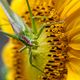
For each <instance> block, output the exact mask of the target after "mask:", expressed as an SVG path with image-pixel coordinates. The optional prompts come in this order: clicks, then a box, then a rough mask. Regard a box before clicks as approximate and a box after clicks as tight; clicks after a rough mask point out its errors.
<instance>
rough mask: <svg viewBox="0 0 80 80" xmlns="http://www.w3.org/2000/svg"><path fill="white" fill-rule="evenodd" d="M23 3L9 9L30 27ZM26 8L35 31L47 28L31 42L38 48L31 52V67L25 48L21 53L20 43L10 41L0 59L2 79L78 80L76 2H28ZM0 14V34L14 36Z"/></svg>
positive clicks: (79, 49) (79, 58)
mask: <svg viewBox="0 0 80 80" xmlns="http://www.w3.org/2000/svg"><path fill="white" fill-rule="evenodd" d="M26 1H27V0H13V1H12V3H11V9H12V10H13V11H14V12H15V13H16V14H18V15H19V16H20V17H21V18H22V20H23V21H24V22H25V23H26V24H28V25H29V26H32V25H31V19H30V12H29V10H28V7H27V4H26ZM29 4H30V7H31V11H32V15H33V17H34V19H35V25H37V31H39V29H40V27H41V24H44V23H46V24H47V25H45V28H44V29H43V31H42V32H41V34H40V36H39V38H38V39H37V42H34V43H36V44H37V45H38V46H37V47H33V48H32V63H33V64H34V65H35V66H33V65H31V64H30V61H29V56H30V55H29V54H28V48H26V49H23V46H24V44H23V43H22V42H21V41H19V40H16V39H13V38H10V41H9V42H8V43H7V45H6V46H5V47H4V49H3V56H2V58H3V62H4V64H5V66H6V67H7V71H8V72H7V74H6V79H7V80H80V63H79V61H80V54H79V52H80V19H79V18H80V1H79V0H66V1H65V0H49V1H48V0H29ZM0 12H1V15H0V23H1V24H2V27H1V28H2V30H3V31H4V32H8V33H10V34H14V31H13V30H12V28H11V25H10V24H9V21H8V19H7V17H6V15H5V14H4V11H3V10H2V8H1V9H0ZM7 27H8V28H7ZM30 28H31V27H30ZM34 34H35V33H34ZM33 37H34V36H33Z"/></svg>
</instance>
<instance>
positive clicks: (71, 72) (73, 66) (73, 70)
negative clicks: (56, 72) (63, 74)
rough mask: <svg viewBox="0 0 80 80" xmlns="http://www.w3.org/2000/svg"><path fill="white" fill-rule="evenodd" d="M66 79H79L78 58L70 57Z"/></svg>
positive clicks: (79, 61) (79, 63)
mask: <svg viewBox="0 0 80 80" xmlns="http://www.w3.org/2000/svg"><path fill="white" fill-rule="evenodd" d="M69 60H70V62H69V63H68V64H67V68H68V75H67V80H80V59H76V58H70V59H69Z"/></svg>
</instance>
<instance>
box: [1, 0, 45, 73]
mask: <svg viewBox="0 0 80 80" xmlns="http://www.w3.org/2000/svg"><path fill="white" fill-rule="evenodd" d="M26 2H27V6H28V10H29V12H30V18H31V22H32V30H31V29H30V27H29V26H28V25H27V24H25V23H24V21H23V20H22V19H21V18H20V17H19V16H18V15H17V14H15V13H14V12H13V11H12V10H11V9H10V8H9V5H8V3H7V1H6V0H0V4H1V6H2V8H3V10H4V12H5V13H6V15H7V17H8V20H9V22H10V24H11V26H12V28H13V30H14V32H15V35H12V34H9V33H6V32H2V31H1V32H2V33H3V34H5V35H7V36H10V37H12V38H15V39H17V40H20V41H21V42H22V43H24V44H25V46H24V47H23V48H22V49H20V50H19V51H22V50H24V49H25V48H26V47H28V48H29V54H30V60H29V61H30V64H31V65H32V66H33V67H35V68H36V69H38V70H39V71H41V72H43V71H42V70H40V69H39V68H38V67H37V66H35V65H34V64H33V63H32V50H31V49H32V47H34V46H36V41H37V39H38V37H39V36H40V34H41V32H42V31H43V28H41V29H40V30H39V32H37V28H36V25H35V20H34V18H33V15H32V11H31V9H30V5H29V2H28V0H26ZM42 27H44V25H43V26H42ZM33 35H34V37H32V36H33ZM34 42H35V43H34Z"/></svg>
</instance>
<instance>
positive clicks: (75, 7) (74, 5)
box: [61, 0, 80, 18]
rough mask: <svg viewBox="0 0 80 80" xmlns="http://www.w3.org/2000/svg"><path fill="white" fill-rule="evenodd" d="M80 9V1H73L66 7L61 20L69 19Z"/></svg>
mask: <svg viewBox="0 0 80 80" xmlns="http://www.w3.org/2000/svg"><path fill="white" fill-rule="evenodd" d="M79 8H80V1H79V0H72V1H71V2H70V3H69V4H68V5H66V7H65V8H64V10H63V12H62V14H61V18H67V17H68V16H70V15H71V14H72V13H74V12H75V11H76V10H78V9H79Z"/></svg>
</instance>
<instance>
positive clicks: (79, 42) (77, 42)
mask: <svg viewBox="0 0 80 80" xmlns="http://www.w3.org/2000/svg"><path fill="white" fill-rule="evenodd" d="M69 46H70V47H71V48H73V49H75V50H80V34H78V35H76V36H74V37H73V38H72V39H71V42H70V43H69Z"/></svg>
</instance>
